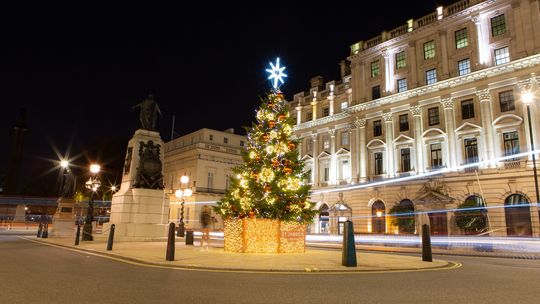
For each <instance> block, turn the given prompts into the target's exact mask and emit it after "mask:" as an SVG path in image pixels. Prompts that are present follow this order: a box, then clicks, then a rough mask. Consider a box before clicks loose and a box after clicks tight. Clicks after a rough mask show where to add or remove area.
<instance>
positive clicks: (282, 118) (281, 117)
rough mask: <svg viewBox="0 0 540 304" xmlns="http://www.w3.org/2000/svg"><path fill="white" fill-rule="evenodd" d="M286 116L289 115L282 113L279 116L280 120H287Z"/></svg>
mask: <svg viewBox="0 0 540 304" xmlns="http://www.w3.org/2000/svg"><path fill="white" fill-rule="evenodd" d="M285 118H287V116H286V115H285V114H280V115H279V116H278V120H280V121H281V120H285Z"/></svg>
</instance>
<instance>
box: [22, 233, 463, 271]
mask: <svg viewBox="0 0 540 304" xmlns="http://www.w3.org/2000/svg"><path fill="white" fill-rule="evenodd" d="M17 237H18V238H21V239H23V240H26V241H29V242H33V243H37V244H42V245H47V246H51V247H56V248H59V249H65V250H70V251H74V252H77V253H82V254H87V255H90V256H97V257H101V258H104V259H109V260H113V261H117V262H121V263H126V264H130V265H135V266H141V267H148V268H160V269H170V270H183V271H199V272H220V273H251V274H276V275H277V274H279V275H285V274H286V275H302V274H304V275H342V274H348V275H362V274H385V273H402V272H424V271H437V270H452V269H457V268H460V267H461V266H463V264H461V263H458V262H454V261H446V262H447V263H448V264H447V265H446V266H441V267H436V268H421V269H395V270H358V271H355V270H349V271H341V270H336V271H325V270H322V271H321V270H320V269H318V268H306V269H305V270H304V271H301V270H298V271H280V270H275V271H265V270H236V269H208V268H202V267H201V268H192V267H197V266H195V265H187V266H182V265H177V266H167V265H155V264H151V263H150V262H142V261H139V260H136V259H131V258H126V257H123V258H120V257H114V256H111V255H109V254H106V253H102V252H98V251H94V252H89V251H87V249H79V248H73V247H69V246H66V245H58V244H52V243H48V242H44V241H38V240H33V239H29V238H26V237H23V236H17ZM90 256H87V258H89V257H90ZM307 269H310V271H307ZM315 269H316V270H315Z"/></svg>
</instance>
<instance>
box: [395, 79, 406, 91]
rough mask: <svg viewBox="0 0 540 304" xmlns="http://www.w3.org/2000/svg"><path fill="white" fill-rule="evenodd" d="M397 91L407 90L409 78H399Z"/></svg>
mask: <svg viewBox="0 0 540 304" xmlns="http://www.w3.org/2000/svg"><path fill="white" fill-rule="evenodd" d="M397 91H398V93H401V92H405V91H407V78H402V79H398V81H397Z"/></svg>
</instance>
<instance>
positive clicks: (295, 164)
mask: <svg viewBox="0 0 540 304" xmlns="http://www.w3.org/2000/svg"><path fill="white" fill-rule="evenodd" d="M256 119H257V122H256V123H253V125H252V127H251V128H250V129H248V130H247V131H248V134H247V138H248V140H247V147H246V151H244V154H243V160H244V164H243V165H241V166H239V167H236V168H235V169H234V172H235V174H236V178H232V181H231V188H230V190H229V191H228V192H227V193H226V195H225V197H224V198H223V199H222V200H221V201H220V202H218V206H216V207H214V209H215V211H216V213H218V214H220V215H221V216H222V217H223V218H224V219H227V218H268V219H279V220H284V221H299V222H304V223H307V222H310V221H311V220H312V219H313V217H314V216H315V214H316V210H313V206H314V204H313V203H311V202H309V201H308V200H307V199H308V192H309V189H310V186H309V185H307V184H304V183H303V180H304V178H305V176H304V164H303V162H302V161H301V160H300V159H299V157H298V155H299V153H298V151H297V149H296V147H297V146H298V141H296V140H294V139H293V138H292V126H293V119H292V118H291V117H290V115H289V111H288V107H287V103H286V101H285V99H284V98H283V94H282V93H281V92H280V91H279V90H278V89H275V90H274V91H272V92H270V93H269V94H268V95H267V97H266V98H264V99H262V102H261V106H260V108H259V109H258V110H257V115H256Z"/></svg>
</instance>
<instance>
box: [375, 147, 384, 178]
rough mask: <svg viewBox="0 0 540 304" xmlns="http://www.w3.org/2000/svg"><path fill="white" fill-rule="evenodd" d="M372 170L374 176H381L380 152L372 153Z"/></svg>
mask: <svg viewBox="0 0 540 304" xmlns="http://www.w3.org/2000/svg"><path fill="white" fill-rule="evenodd" d="M373 161H374V162H373V164H374V166H373V169H374V172H373V173H374V174H375V175H381V174H383V153H382V152H375V153H373Z"/></svg>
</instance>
